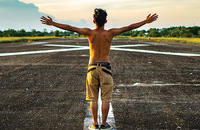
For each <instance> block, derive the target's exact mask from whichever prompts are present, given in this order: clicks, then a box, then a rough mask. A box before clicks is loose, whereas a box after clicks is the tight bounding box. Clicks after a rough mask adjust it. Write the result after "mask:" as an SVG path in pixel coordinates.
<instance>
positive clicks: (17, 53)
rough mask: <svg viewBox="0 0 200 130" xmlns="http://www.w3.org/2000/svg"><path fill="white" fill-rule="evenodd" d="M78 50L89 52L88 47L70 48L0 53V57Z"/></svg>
mask: <svg viewBox="0 0 200 130" xmlns="http://www.w3.org/2000/svg"><path fill="white" fill-rule="evenodd" d="M78 50H89V47H81V48H70V49H55V50H44V51H27V52H12V53H0V56H14V55H29V54H41V53H51V52H66V51H78Z"/></svg>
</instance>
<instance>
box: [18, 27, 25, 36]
mask: <svg viewBox="0 0 200 130" xmlns="http://www.w3.org/2000/svg"><path fill="white" fill-rule="evenodd" d="M17 36H19V37H22V36H27V33H26V31H25V30H24V29H21V30H19V31H17Z"/></svg>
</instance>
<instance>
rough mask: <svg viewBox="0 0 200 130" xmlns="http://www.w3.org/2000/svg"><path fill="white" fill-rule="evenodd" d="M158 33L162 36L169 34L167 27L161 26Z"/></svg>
mask: <svg viewBox="0 0 200 130" xmlns="http://www.w3.org/2000/svg"><path fill="white" fill-rule="evenodd" d="M160 33H161V35H162V36H163V37H167V36H168V34H169V30H168V28H163V29H162V30H161V32H160Z"/></svg>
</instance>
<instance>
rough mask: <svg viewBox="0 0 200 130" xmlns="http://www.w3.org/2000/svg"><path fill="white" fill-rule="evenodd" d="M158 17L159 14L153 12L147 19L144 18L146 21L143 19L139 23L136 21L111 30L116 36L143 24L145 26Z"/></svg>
mask: <svg viewBox="0 0 200 130" xmlns="http://www.w3.org/2000/svg"><path fill="white" fill-rule="evenodd" d="M157 18H158V15H157V14H153V15H152V16H151V14H149V15H148V16H147V18H146V20H144V21H141V22H139V23H134V24H131V25H129V26H125V27H122V28H114V29H110V30H109V31H110V32H111V33H112V34H113V36H116V35H119V34H121V33H123V32H126V31H130V30H133V29H136V28H139V27H141V26H143V25H145V24H147V23H152V22H153V21H156V19H157Z"/></svg>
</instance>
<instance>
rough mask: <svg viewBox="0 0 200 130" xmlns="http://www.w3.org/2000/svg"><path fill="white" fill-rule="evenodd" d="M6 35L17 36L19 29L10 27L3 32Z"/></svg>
mask: <svg viewBox="0 0 200 130" xmlns="http://www.w3.org/2000/svg"><path fill="white" fill-rule="evenodd" d="M3 36H4V37H15V36H17V31H15V30H14V29H8V30H5V31H4V32H3Z"/></svg>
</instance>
